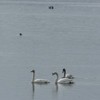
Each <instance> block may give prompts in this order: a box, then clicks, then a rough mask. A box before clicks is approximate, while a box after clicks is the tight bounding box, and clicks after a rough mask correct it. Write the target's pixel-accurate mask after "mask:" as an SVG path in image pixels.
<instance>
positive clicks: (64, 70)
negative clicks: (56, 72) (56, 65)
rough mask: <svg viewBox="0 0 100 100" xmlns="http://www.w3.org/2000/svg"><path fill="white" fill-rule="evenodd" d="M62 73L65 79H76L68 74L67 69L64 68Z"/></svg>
mask: <svg viewBox="0 0 100 100" xmlns="http://www.w3.org/2000/svg"><path fill="white" fill-rule="evenodd" d="M62 73H64V76H63V78H69V79H74V77H73V75H71V74H67V73H66V69H65V68H63V70H62Z"/></svg>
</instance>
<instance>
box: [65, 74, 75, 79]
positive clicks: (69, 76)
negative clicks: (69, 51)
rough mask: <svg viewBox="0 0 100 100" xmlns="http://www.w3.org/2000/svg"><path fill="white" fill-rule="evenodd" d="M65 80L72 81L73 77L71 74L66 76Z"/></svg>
mask: <svg viewBox="0 0 100 100" xmlns="http://www.w3.org/2000/svg"><path fill="white" fill-rule="evenodd" d="M66 78H69V79H73V78H74V77H73V75H71V74H66Z"/></svg>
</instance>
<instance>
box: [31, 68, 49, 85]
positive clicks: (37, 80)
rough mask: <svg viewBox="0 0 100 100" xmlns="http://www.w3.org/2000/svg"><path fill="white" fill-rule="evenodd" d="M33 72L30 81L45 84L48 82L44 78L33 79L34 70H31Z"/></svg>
mask: <svg viewBox="0 0 100 100" xmlns="http://www.w3.org/2000/svg"><path fill="white" fill-rule="evenodd" d="M31 72H32V73H33V80H32V83H37V84H47V83H50V82H49V81H48V80H46V79H35V70H32V71H31Z"/></svg>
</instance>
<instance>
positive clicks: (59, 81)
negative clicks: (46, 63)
mask: <svg viewBox="0 0 100 100" xmlns="http://www.w3.org/2000/svg"><path fill="white" fill-rule="evenodd" d="M52 75H56V76H57V79H56V81H55V83H60V84H66V83H67V84H68V83H72V79H69V78H61V79H59V76H58V73H57V72H54V73H52Z"/></svg>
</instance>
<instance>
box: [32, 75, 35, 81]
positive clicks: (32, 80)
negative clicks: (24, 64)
mask: <svg viewBox="0 0 100 100" xmlns="http://www.w3.org/2000/svg"><path fill="white" fill-rule="evenodd" d="M34 80H35V73H33V80H32V82H34Z"/></svg>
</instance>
